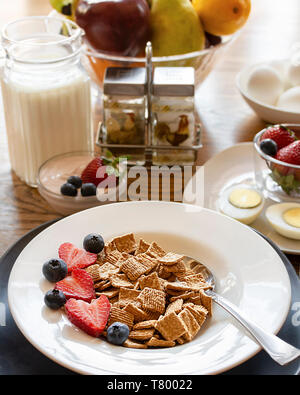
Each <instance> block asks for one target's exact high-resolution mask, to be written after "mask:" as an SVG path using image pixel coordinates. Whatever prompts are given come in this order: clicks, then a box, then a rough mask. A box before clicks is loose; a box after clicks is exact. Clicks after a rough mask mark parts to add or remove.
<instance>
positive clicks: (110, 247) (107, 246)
mask: <svg viewBox="0 0 300 395" xmlns="http://www.w3.org/2000/svg"><path fill="white" fill-rule="evenodd" d="M116 249H117V247H116V245H115V243H114V241H113V240H112V241H110V242H109V243H107V244H105V246H104V254H105V255H109V254H110V253H112V252H113V251H116Z"/></svg>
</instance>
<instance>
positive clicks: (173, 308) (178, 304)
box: [165, 299, 183, 315]
mask: <svg viewBox="0 0 300 395" xmlns="http://www.w3.org/2000/svg"><path fill="white" fill-rule="evenodd" d="M182 305H183V299H176V300H175V301H174V302H172V303H170V304H169V305H168V307H167V309H166V313H165V314H166V315H167V314H170V313H173V312H174V313H176V314H177V313H179V312H180V311H181V310H182Z"/></svg>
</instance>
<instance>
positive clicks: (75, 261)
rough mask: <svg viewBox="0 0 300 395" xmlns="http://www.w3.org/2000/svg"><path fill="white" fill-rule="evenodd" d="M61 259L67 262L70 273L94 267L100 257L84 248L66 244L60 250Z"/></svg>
mask: <svg viewBox="0 0 300 395" xmlns="http://www.w3.org/2000/svg"><path fill="white" fill-rule="evenodd" d="M58 255H59V257H60V259H62V260H63V261H65V262H66V264H67V267H68V273H71V272H72V270H74V269H84V268H86V267H88V266H90V265H93V264H94V263H95V262H96V260H97V257H98V255H97V254H94V253H91V252H88V251H86V250H84V249H82V248H77V247H75V246H74V244H72V243H64V244H62V245H61V246H60V247H59V249H58Z"/></svg>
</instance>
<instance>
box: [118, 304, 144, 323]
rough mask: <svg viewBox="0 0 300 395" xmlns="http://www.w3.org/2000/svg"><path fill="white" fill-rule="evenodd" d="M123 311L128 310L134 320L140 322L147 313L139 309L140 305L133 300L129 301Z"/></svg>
mask: <svg viewBox="0 0 300 395" xmlns="http://www.w3.org/2000/svg"><path fill="white" fill-rule="evenodd" d="M124 311H128V312H129V313H131V314H133V315H134V321H135V322H140V321H145V320H146V319H147V317H148V316H147V313H145V311H143V310H142V309H140V307H139V306H138V305H137V304H136V303H135V302H130V303H128V304H127V305H126V306H125V307H124Z"/></svg>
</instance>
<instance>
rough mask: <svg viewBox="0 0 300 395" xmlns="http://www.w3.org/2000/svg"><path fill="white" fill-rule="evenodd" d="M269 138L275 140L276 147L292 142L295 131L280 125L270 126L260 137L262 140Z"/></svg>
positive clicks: (294, 138)
mask: <svg viewBox="0 0 300 395" xmlns="http://www.w3.org/2000/svg"><path fill="white" fill-rule="evenodd" d="M266 139H271V140H273V141H275V143H276V144H277V147H278V149H279V150H280V149H281V148H283V147H286V146H287V145H289V144H291V143H293V142H294V141H295V140H296V136H295V133H294V132H293V131H292V130H290V129H288V128H286V127H285V126H282V125H275V126H270V127H269V128H267V129H266V131H265V132H264V133H263V135H262V137H261V141H262V140H266Z"/></svg>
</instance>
